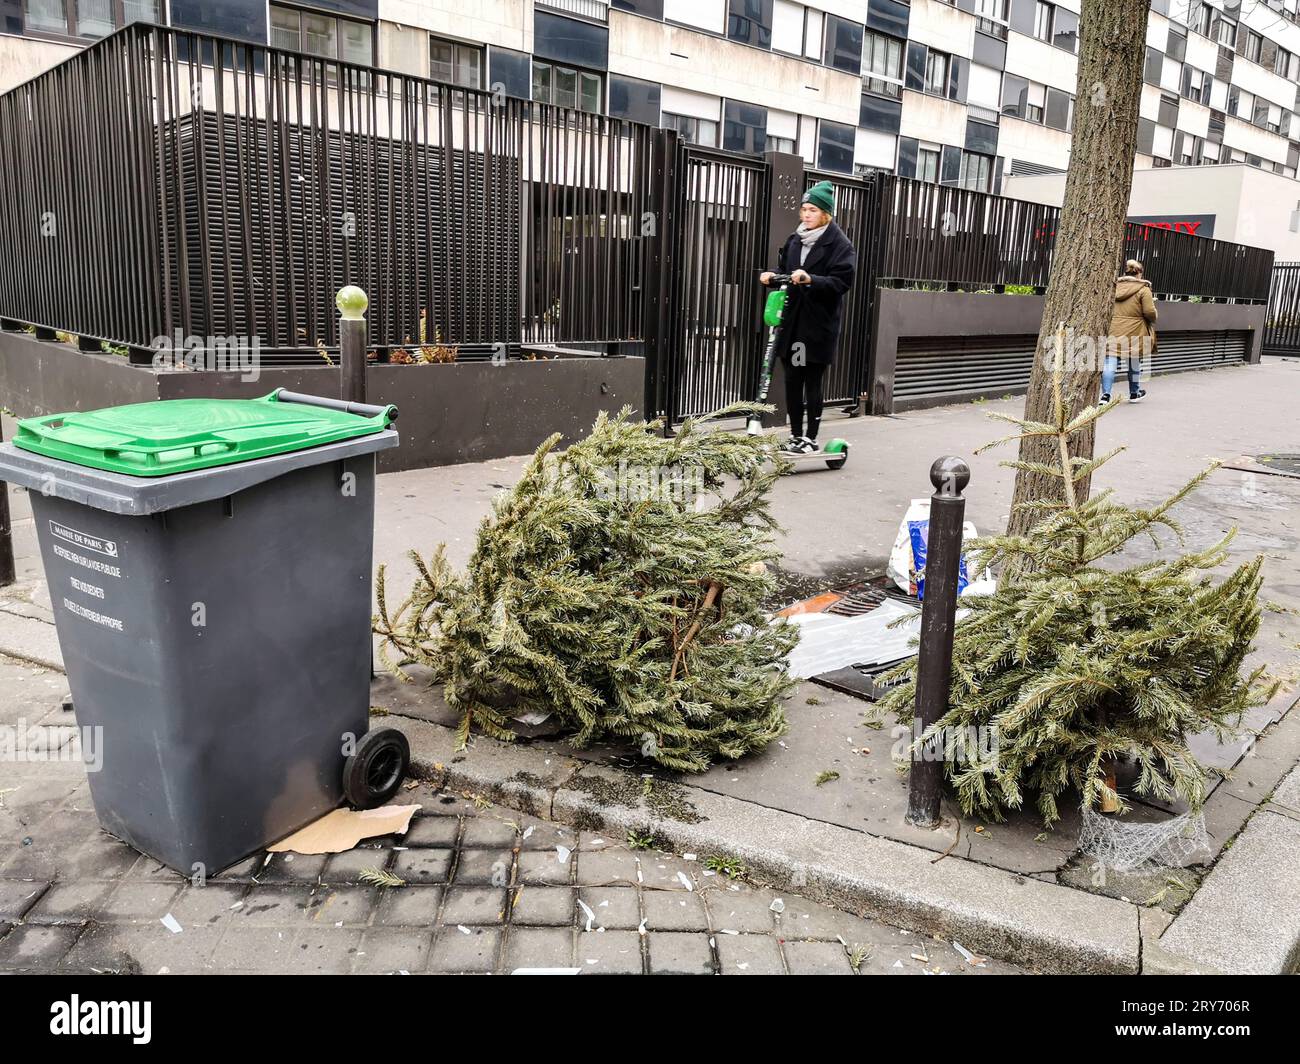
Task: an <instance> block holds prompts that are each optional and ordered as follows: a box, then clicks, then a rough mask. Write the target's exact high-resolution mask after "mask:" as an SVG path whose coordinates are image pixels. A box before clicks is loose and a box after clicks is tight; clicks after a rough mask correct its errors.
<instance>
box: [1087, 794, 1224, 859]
mask: <svg viewBox="0 0 1300 1064" xmlns="http://www.w3.org/2000/svg"><path fill="white" fill-rule="evenodd" d="M1079 850H1080V852H1081V853H1086V854H1089V855H1090V856H1092V857H1094V858H1096V860H1097V861H1099V862H1100V863H1101V864H1103V865H1105V866H1106V867H1107V868H1110V869H1113V870H1114V871H1116V872H1133V871H1135V870H1137V869H1139V868H1142V867H1144V866H1158V867H1166V868H1176V867H1179V866H1181V865H1182V864H1183V863H1184V862H1186V861H1187V859H1188V858H1190V857H1193V856H1195V855H1196V854H1198V853H1201V852H1205V853H1207V854H1208V853H1209V851H1210V837H1209V834H1208V832H1206V830H1205V816H1204V814H1202V813H1195V814H1193V813H1184V814H1183V815H1182V816H1176V817H1171V818H1170V819H1169V820H1162V821H1160V822H1159V823H1156V824H1135V823H1132V822H1127V821H1124V820H1119V819H1115V818H1113V817H1107V816H1102V814H1100V813H1097V812H1094V811H1093V810H1091V809H1084V810H1083V827H1082V829H1081V830H1080V832H1079Z"/></svg>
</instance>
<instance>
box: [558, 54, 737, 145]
mask: <svg viewBox="0 0 1300 1064" xmlns="http://www.w3.org/2000/svg"><path fill="white" fill-rule="evenodd" d="M602 89H603V85H602V82H601V77H600V75H599V74H595V73H593V72H592V71H590V70H579V69H577V68H576V67H570V66H564V65H563V64H561V63H542V62H539V61H538V60H536V59H534V60H533V99H534V100H536V101H537V102H538V103H553V104H555V106H556V107H571V108H574V109H576V110H579V111H600V109H601V106H600V102H601V99H602V98H603V97H604V92H603V91H602ZM714 139H715V142H716V139H717V123H716V122H715V123H714Z"/></svg>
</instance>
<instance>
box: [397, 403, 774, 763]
mask: <svg viewBox="0 0 1300 1064" xmlns="http://www.w3.org/2000/svg"><path fill="white" fill-rule="evenodd" d="M752 409H754V407H753V406H752V405H751V404H739V405H736V406H734V407H729V408H727V409H726V410H723V411H719V412H718V413H717V414H714V415H712V417H713V418H720V417H726V416H732V417H734V416H743V415H744V414H746V413H748V412H749V411H750V410H752ZM707 420H708V419H698V420H688V421H686V422H685V423H683V424H682V426H681V428H680V430H679V431H678V432H677V434H676V435H675V436H673V437H671V438H665V437H664V436H663V434H662V426H661V425H660V424H659V423H657V422H652V423H644V422H640V421H635V420H633V419H632V417H631V415H630V413H629V411H627V410H624V411H623V412H622V413H621V414H619V415H618V416H616V417H612V418H611V417H607V416H606V415H604V414H601V416H600V417H599V419H598V420H597V421H596V424H595V426H594V428H593V429H592V432H591V435H590V436H588V437H587V438H586V439H583V440H580V441H579V442H577V443H575V444H574V445H573V446H571V447H569V448H568V449H567V450H565V451H563V452H559V451H557V450H556V445H557V444H558V442H559V436H558V435H556V436H553V437H551V438H550V439H549V440H547V441H546V442H545V443H544V444H542V446H541V447H539V448H538V450H537V453H536V454H535V456H534V457H533V459H532V461H531V462H530V463H529V464H528V466H527V468H526V469H525V470H524V472H523V475H522V476H521V478H520V480H519V482H518V483H517V484H516V485H515V486H514V488H513V489H512V490H510V491H509V492H504V493H502V495H501V496H499V497H498V498H497V500H496V501H495V502H494V504H493V513H492V516H491V517H489V518H487V519H485V520H484V521H483V523H482V525H481V526H480V527H479V532H478V542H477V545H476V548H475V551H474V554H473V557H472V558H471V560H470V563H469V568H468V571H467V572H466V573H465V574H463V575H459V574H456V573H454V572H453V571H452V570H451V568H450V566H449V564H448V563H447V561H446V559H445V557H444V552H443V548H441V547H439V548H438V549H437V550H436V551H435V552H434V554H433V556H432V557H431V558H430V559H429V560H428V561H427V562H425V561H424V560H422V559H421V557H420V556H419V555H418V554H417V553H415V552H412V555H411V557H412V558H413V560H414V561H415V564H416V568H417V571H418V577H417V581H416V584H415V587H414V589H413V591H412V592H411V595H410V596H409V597H408V598H407V599H406V601H405V602H403V603H402V605H401V606H400V607H398V608H397V610H396V611H395V612H393V613H391V614H390V613H389V610H388V606H387V604H386V602H385V595H384V570H383V568H381V569H380V570H379V575H378V580H377V586H378V607H379V616H378V617H377V618H376V627H375V630H376V632H378V633H379V634H380V635H382V636H383V637H384V641H385V645H384V658H385V662H386V664H388V665H389V666H390V668H393V669H394V670H396V671H397V672H398V674H399V675H403V673H402V671H401V670H402V669H403V667H404V666H406V665H411V664H419V665H424V666H427V667H428V668H429V669H431V670H432V672H433V676H434V679H435V681H439V682H441V683H443V684H444V693H445V696H446V698H447V701H448V703H449V704H450V705H451V706H452V707H453V708H455V709H458V710H459V711H460V712H461V714H462V716H461V720H460V728H459V740H460V742H461V743H462V744H463V743H464V742H466V741H467V739H468V736H469V732H470V728H471V727H472V726H477V727H478V728H479V729H481V730H482V731H483V732H485V733H486V734H488V735H490V736H493V737H495V738H498V739H504V740H510V739H513V738H514V736H515V733H514V731H513V730H512V728H511V724H512V720H513V718H516V717H519V716H521V715H523V714H526V713H531V712H541V713H545V714H550V713H553V714H555V715H557V716H558V718H559V719H560V721H561V722H562V723H563V724H564V725H566V726H567V727H568V728H569V729H571V733H570V734H569V740H570V741H571V742H572V743H573V744H574V745H576V746H579V747H581V746H586V745H588V744H590V743H592V742H595V741H598V740H614V741H622V742H625V743H630V744H632V745H634V746H636V747H637V748H638V749H639V750H640V752H641V753H642V755H644V756H646V757H648V758H650V759H652V760H654V761H656V762H658V763H659V764H662V765H664V766H666V767H669V768H673V769H680V770H685V771H703V770H704V769H706V768H708V767H709V765H710V764H711V763H713V762H714V761H716V760H718V759H727V760H730V759H733V758H738V757H741V756H743V755H744V754H747V753H749V752H751V751H754V750H758V749H761V748H762V747H763V746H765V745H766V744H768V743H769V742H771V741H772V740H773V739H776V738H777V737H778V736H780V735H781V734H783V732H784V731H785V728H786V721H785V715H784V713H783V711H782V708H781V700H782V697H783V696H784V695H785V694H787V693H788V692H789V690H790V689H791V688H792V687H793V681H791V679H790V677H789V674H788V672H787V667H786V656H787V655H788V654H789V652H790V649H791V648H792V646H793V645H794V643H795V642H796V640H797V634H796V630H795V628H794V626H792V625H790V624H788V623H786V622H784V621H773V620H772V619H771V618H769V617H768V616H767V615H766V614H765V612H764V610H763V602H764V600H765V599H766V597H767V596H768V595H770V594H771V592H772V591H773V589H774V583H775V581H774V577H773V575H772V574H771V573H770V572H769V570H768V567H767V563H768V562H769V561H771V560H773V559H774V558H776V557H777V554H778V552H777V550H776V549H775V546H774V538H775V535H774V534H775V532H776V531H777V526H776V523H775V521H774V520H773V519H772V517H771V515H770V514H769V511H768V494H769V489H770V488H771V486H772V484H773V482H774V481H775V478H776V477H777V476H778V475H779V469H778V465H779V464H780V463H779V460H777V458H776V453H775V445H774V443H773V442H772V439H771V437H749V436H743V435H739V434H736V433H731V432H717V431H711V430H710V428H709V427H707V426H706V425H705V424H704V422H705V421H707ZM727 478H731V479H727Z"/></svg>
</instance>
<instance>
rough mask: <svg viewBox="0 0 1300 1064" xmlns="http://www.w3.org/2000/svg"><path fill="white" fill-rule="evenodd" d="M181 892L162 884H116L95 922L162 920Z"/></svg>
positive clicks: (172, 885) (176, 888) (159, 882)
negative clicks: (116, 886) (173, 900)
mask: <svg viewBox="0 0 1300 1064" xmlns="http://www.w3.org/2000/svg"><path fill="white" fill-rule="evenodd" d="M179 893H180V889H179V888H178V887H177V886H175V885H174V884H172V883H167V882H165V881H158V882H150V883H133V882H127V883H122V884H119V886H118V888H117V889H116V890H115V891H113V894H112V896H111V897H110V898H109V899H108V900H107V901H106V902H105V903H104V904H103V905H102V906H101V908H100V911H99V913H98V914H97V915H96V917H95V918H96V919H97V920H98V921H99V922H100V923H120V922H122V921H126V920H161V919H162V918H163V917H164V916H166V915H167V913H168V912H169V911H170V910H171V903H172V899H173V898H175V897H176V895H177V894H179Z"/></svg>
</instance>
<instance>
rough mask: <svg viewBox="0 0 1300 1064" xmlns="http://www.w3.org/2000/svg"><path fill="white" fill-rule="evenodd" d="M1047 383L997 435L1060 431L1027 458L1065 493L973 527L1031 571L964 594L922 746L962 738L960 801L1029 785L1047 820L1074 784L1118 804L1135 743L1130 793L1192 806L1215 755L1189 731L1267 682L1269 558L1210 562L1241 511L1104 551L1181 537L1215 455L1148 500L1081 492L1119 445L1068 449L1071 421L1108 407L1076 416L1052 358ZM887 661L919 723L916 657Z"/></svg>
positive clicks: (982, 551)
mask: <svg viewBox="0 0 1300 1064" xmlns="http://www.w3.org/2000/svg"><path fill="white" fill-rule="evenodd" d="M1054 398H1055V403H1054V423H1051V424H1049V423H1043V422H1032V421H1025V420H1021V419H1019V418H1015V417H1010V416H1007V415H1001V414H995V415H993V416H994V417H996V418H998V419H1000V420H1003V421H1009V422H1011V423H1012V424H1015V425H1018V426H1019V427H1020V429H1021V431H1020V432H1019V433H1018V434H1016V435H1014V436H1010V437H1007V438H1006V439H1003V440H998V441H996V442H995V443H991V444H989V445H988V446H989V447H993V446H997V445H998V444H1001V443H1006V442H1009V441H1019V440H1022V439H1024V438H1026V437H1030V436H1033V437H1038V438H1049V439H1051V440H1053V441H1054V442H1055V452H1056V460H1055V462H1054V463H1052V464H1050V465H1049V464H1045V463H1043V464H1034V467H1033V471H1034V472H1036V473H1041V474H1044V475H1051V476H1054V477H1057V478H1058V479H1060V480H1061V481H1062V484H1063V487H1064V501H1038V502H1032V503H1030V504H1028V505H1029V506H1030V507H1031V508H1032V510H1033V511H1034V513H1035V514H1036V515H1037V516H1036V520H1035V522H1034V524H1033V525H1032V527H1031V530H1030V532H1029V533H1028V534H1027V535H1023V536H1008V535H1002V536H992V537H986V538H982V539H978V540H975V541H973V543H971V544H970V545H969V549H970V551H971V552H972V553H973V554H976V555H978V559H979V560H978V566H979V567H980V569H983V567H984V566H986V565H988V566H992V567H999V566H1002V565H1005V564H1007V563H1008V562H1011V561H1016V560H1025V559H1028V560H1030V561H1031V562H1032V565H1031V566H1030V570H1031V571H1030V572H1029V574H1028V575H1026V576H1024V577H1023V578H1020V579H1017V580H1015V581H1013V582H1011V583H1010V584H1009V585H1008V586H1000V587H999V588H998V590H997V592H996V593H994V594H991V595H987V596H971V597H966V598H963V599H961V601H960V605H961V607H962V608H963V609H966V610H969V611H970V612H969V614H968V615H967V616H965V617H964V618H963V619H962V620H961V621H960V622H959V623H958V624H957V627H956V630H955V634H954V646H953V674H952V687H951V690H950V696H949V709H948V712H947V713H946V714H945V715H944V716H943V717H942V718H941V719H940V720H938V721H937V722H936V723H935V724H934V725H933V726H932V727H931V728H929V729H927V731H926V732H925V733H924V734H922V735H921V736H920V737H918V739H917V741H916V743H914V744H913V748H914V750H916V749H920V748H921V744H923V743H925V742H927V741H933V742H939V743H941V744H942V745H944V746H946V747H947V748H948V749H949V750H950V751H951V752H952V754H955V755H956V756H955V757H947V758H945V768H944V771H945V773H946V774H947V778H948V780H949V781H950V782H951V783H952V785H953V786H954V787H955V789H956V792H957V798H958V801H959V803H960V805H961V808H962V810H963V811H964V812H965V813H966V814H967V815H972V816H980V817H984V818H989V819H994V820H1000V819H1002V818H1003V816H1004V814H1005V812H1006V810H1008V809H1018V808H1020V807H1021V805H1022V804H1023V802H1024V801H1025V798H1026V795H1028V794H1031V793H1032V794H1034V795H1036V801H1037V808H1038V810H1039V812H1040V814H1041V815H1042V818H1043V820H1044V821H1045V822H1046V823H1047V824H1048V825H1050V824H1052V823H1053V822H1054V821H1056V820H1057V819H1059V809H1058V804H1057V799H1058V797H1059V796H1060V795H1061V793H1062V792H1063V791H1065V790H1066V788H1068V787H1070V786H1073V787H1075V788H1077V790H1078V791H1079V793H1080V794H1081V796H1082V805H1083V807H1084V808H1085V809H1088V808H1093V807H1095V806H1098V805H1102V804H1103V803H1112V804H1113V803H1116V802H1118V805H1119V808H1120V810H1124V809H1126V808H1127V805H1126V803H1124V801H1123V799H1122V798H1120V797H1119V796H1118V795H1117V794H1116V792H1115V790H1114V789H1113V788H1111V787H1110V786H1108V784H1107V777H1108V775H1110V774H1111V772H1112V771H1113V766H1114V765H1115V763H1116V762H1117V760H1118V759H1121V758H1126V757H1127V758H1131V759H1133V760H1134V761H1135V762H1136V764H1137V766H1138V774H1137V777H1136V782H1135V784H1134V787H1135V790H1136V792H1137V793H1138V794H1140V795H1144V796H1152V797H1155V798H1160V799H1164V800H1173V799H1176V798H1180V799H1182V800H1184V801H1186V802H1187V803H1188V805H1189V807H1190V808H1191V809H1193V810H1195V809H1197V808H1199V807H1200V805H1201V803H1202V802H1203V800H1204V797H1205V772H1204V770H1203V768H1202V767H1201V765H1200V764H1199V763H1198V761H1197V759H1196V758H1195V756H1193V754H1192V752H1191V751H1190V750H1189V749H1188V746H1187V739H1188V737H1189V736H1190V735H1193V734H1195V733H1197V732H1203V731H1207V730H1208V731H1212V732H1214V733H1215V734H1216V735H1218V736H1219V737H1220V738H1226V737H1227V736H1228V735H1230V734H1231V733H1232V732H1233V730H1234V729H1235V728H1236V727H1237V726H1238V725H1239V723H1240V720H1241V716H1242V714H1243V713H1244V712H1245V711H1246V710H1247V709H1249V708H1251V707H1253V706H1257V705H1262V704H1263V703H1264V702H1265V701H1267V700H1268V698H1269V697H1271V695H1272V689H1271V688H1270V687H1269V685H1268V684H1266V683H1265V682H1264V681H1263V669H1262V668H1260V669H1256V670H1255V671H1253V672H1251V673H1250V674H1249V675H1245V676H1243V675H1242V663H1243V660H1244V659H1245V657H1246V654H1247V652H1248V651H1249V649H1250V645H1251V640H1252V639H1253V638H1254V636H1255V634H1256V632H1257V631H1258V629H1259V618H1260V610H1259V606H1258V603H1257V600H1256V597H1257V594H1258V591H1259V587H1260V579H1261V578H1260V565H1261V563H1262V560H1263V559H1262V558H1258V557H1257V558H1255V559H1254V560H1253V561H1250V562H1247V563H1245V564H1243V565H1241V566H1239V567H1238V568H1237V569H1236V570H1235V571H1233V572H1232V573H1231V574H1229V575H1228V576H1227V577H1226V579H1224V580H1223V581H1222V582H1221V583H1218V584H1216V583H1214V582H1213V580H1211V578H1210V577H1209V575H1208V573H1207V570H1210V569H1213V568H1215V567H1216V566H1218V565H1220V564H1222V563H1223V562H1224V561H1225V560H1226V559H1227V556H1228V552H1227V546H1228V543H1229V542H1230V541H1231V540H1232V538H1233V536H1234V535H1235V529H1234V530H1233V531H1231V532H1229V533H1228V534H1227V535H1226V536H1225V537H1224V538H1223V539H1222V540H1220V541H1219V542H1218V543H1216V544H1215V545H1213V546H1211V547H1208V548H1206V549H1204V550H1200V551H1194V552H1192V553H1187V554H1182V555H1181V556H1177V557H1172V558H1169V559H1167V560H1157V561H1150V562H1145V563H1143V564H1140V565H1134V566H1130V567H1128V568H1104V567H1102V566H1100V565H1098V564H1096V563H1098V562H1100V561H1102V560H1103V559H1106V558H1110V557H1111V556H1112V555H1114V554H1116V552H1118V551H1120V550H1121V549H1122V548H1123V547H1124V545H1125V544H1126V543H1128V542H1129V541H1130V540H1131V539H1133V538H1134V537H1135V536H1138V535H1140V534H1142V533H1146V534H1147V535H1148V536H1150V538H1151V540H1152V542H1153V543H1155V544H1156V546H1157V547H1158V546H1159V540H1158V539H1157V538H1156V536H1155V534H1154V529H1155V528H1156V526H1164V527H1166V528H1168V529H1170V530H1171V531H1173V532H1174V533H1176V534H1177V535H1178V538H1179V542H1180V543H1181V541H1182V537H1181V530H1180V529H1179V527H1178V525H1177V522H1176V521H1174V519H1173V518H1171V517H1170V515H1169V511H1170V510H1171V509H1172V508H1173V507H1174V506H1175V505H1176V504H1177V503H1178V502H1180V501H1181V500H1182V499H1184V498H1186V497H1187V495H1188V494H1189V493H1191V492H1192V491H1193V489H1195V488H1196V487H1197V485H1199V484H1200V483H1201V482H1202V481H1203V480H1204V479H1205V478H1206V477H1207V476H1209V475H1210V473H1211V472H1213V470H1214V469H1215V468H1216V466H1217V463H1215V465H1211V466H1210V467H1209V468H1208V469H1206V470H1204V471H1203V472H1201V473H1200V474H1198V475H1197V476H1196V477H1194V478H1193V479H1192V480H1191V481H1189V482H1188V483H1187V484H1185V485H1184V486H1183V487H1182V488H1181V489H1179V490H1178V491H1177V492H1175V493H1174V494H1173V495H1172V496H1170V497H1169V498H1168V499H1166V500H1165V501H1164V502H1162V503H1160V504H1159V505H1158V506H1156V507H1154V508H1152V509H1149V510H1143V509H1136V508H1132V507H1128V506H1124V505H1121V504H1120V503H1118V502H1116V501H1114V499H1113V498H1112V494H1113V493H1112V491H1110V490H1106V491H1104V492H1102V493H1100V494H1098V495H1095V496H1093V497H1092V498H1090V499H1087V500H1082V501H1081V500H1079V499H1078V498H1077V497H1076V495H1075V492H1074V484H1075V483H1076V482H1077V481H1079V480H1080V479H1081V478H1083V477H1086V476H1088V475H1090V474H1091V473H1092V472H1094V471H1095V470H1096V469H1097V468H1098V467H1100V466H1101V465H1103V464H1104V463H1105V462H1107V461H1109V460H1110V459H1111V458H1113V457H1114V456H1115V455H1116V454H1118V453H1119V452H1120V451H1122V450H1123V448H1122V447H1121V448H1116V449H1115V450H1113V451H1111V452H1109V453H1108V454H1105V455H1102V456H1101V457H1099V458H1095V459H1093V458H1089V459H1084V458H1077V457H1076V458H1071V457H1070V456H1069V442H1070V438H1071V437H1072V436H1073V435H1074V434H1076V433H1078V432H1081V431H1084V430H1085V429H1088V430H1091V426H1092V425H1093V423H1094V422H1095V421H1096V420H1097V418H1098V417H1100V416H1101V415H1102V414H1104V413H1105V412H1106V411H1107V410H1108V409H1111V408H1112V407H1111V406H1110V405H1108V406H1104V407H1100V408H1097V407H1088V408H1087V409H1085V410H1083V412H1082V413H1080V414H1078V415H1077V416H1074V417H1073V418H1071V417H1070V412H1069V411H1068V409H1067V408H1066V407H1065V405H1064V404H1063V403H1062V400H1061V390H1060V374H1059V372H1058V373H1057V375H1056V378H1055V387H1054ZM983 449H986V448H981V450H983ZM1003 464H1004V465H1006V466H1010V467H1011V468H1015V469H1023V468H1024V467H1025V463H1023V462H1019V461H1015V462H1005V463H1003ZM892 676H893V677H894V678H903V679H904V680H905V682H904V683H902V684H901V686H899V687H897V688H895V689H894V690H893V691H892V692H891V693H890V694H889V695H888V696H887V698H886V699H885V700H884V701H883V702H882V709H883V710H885V711H886V712H890V713H896V714H897V715H898V716H899V717H900V719H902V720H904V721H906V722H907V723H908V724H910V723H911V721H912V713H913V704H914V702H915V697H916V688H915V679H916V659H915V658H913V659H911V660H910V661H908V662H904V663H903V664H902V665H901V666H899V668H898V669H896V670H894V671H893V673H892ZM979 729H987V730H986V731H984V732H983V733H981V732H980V731H979Z"/></svg>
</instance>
